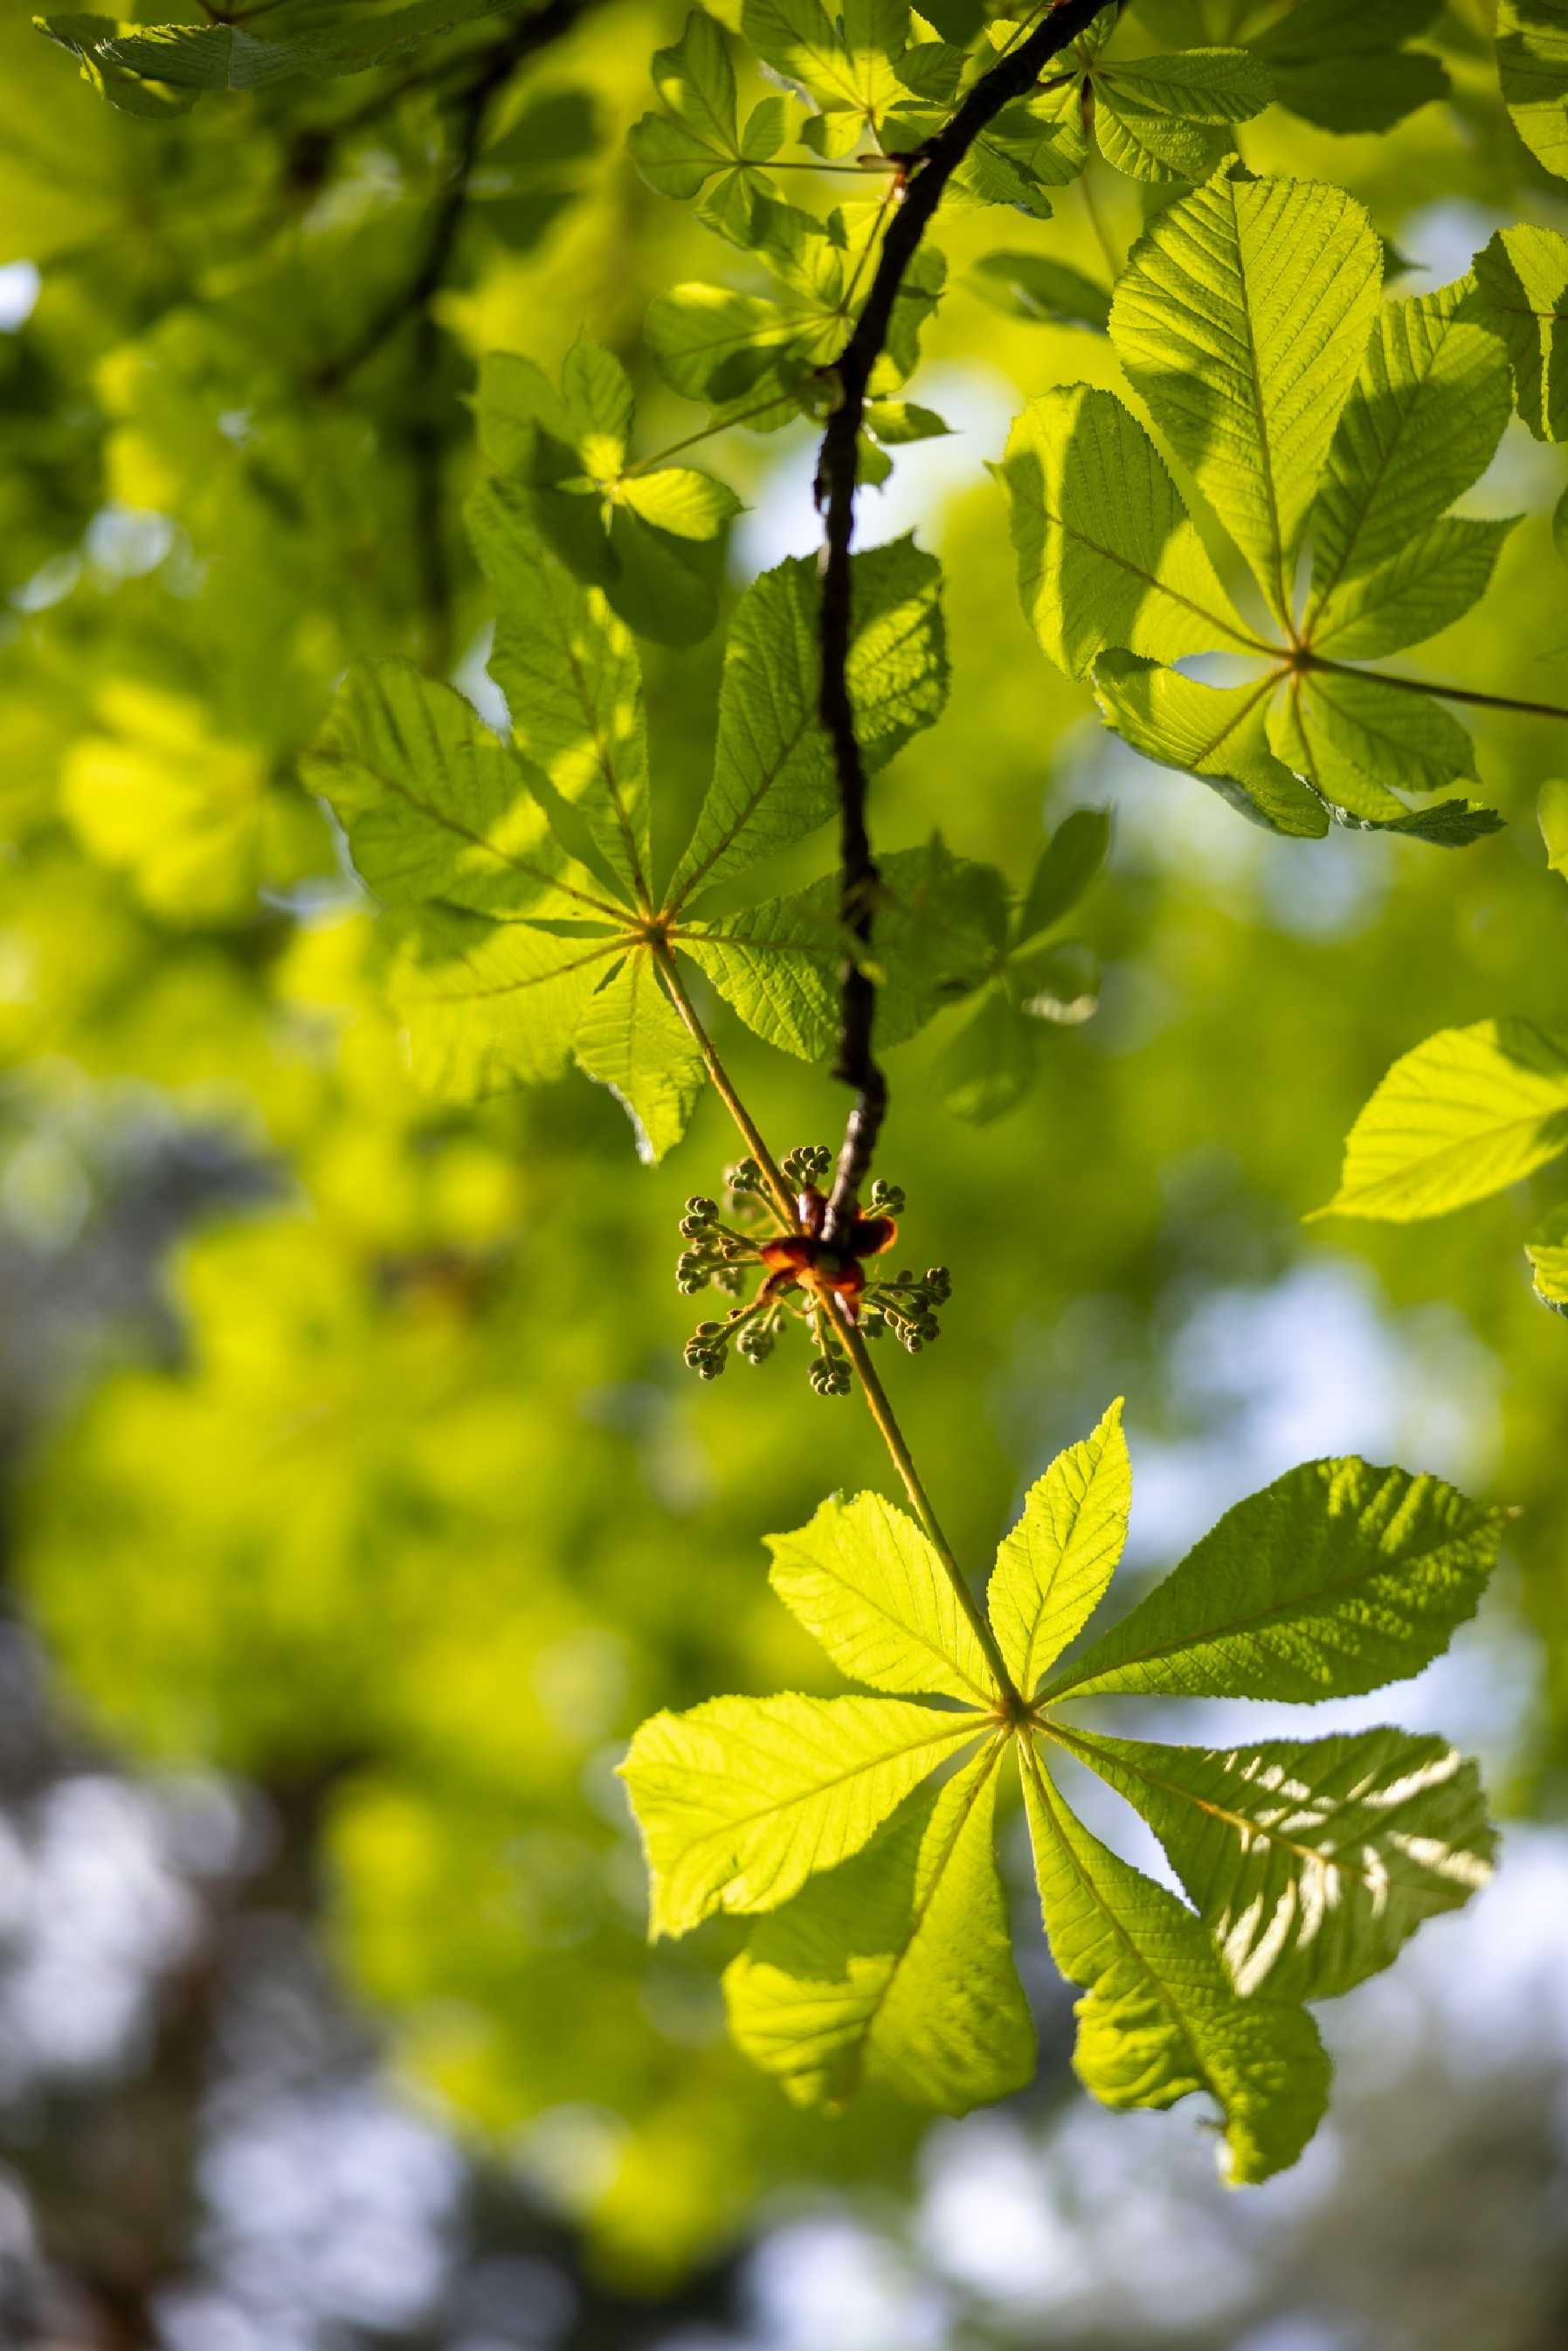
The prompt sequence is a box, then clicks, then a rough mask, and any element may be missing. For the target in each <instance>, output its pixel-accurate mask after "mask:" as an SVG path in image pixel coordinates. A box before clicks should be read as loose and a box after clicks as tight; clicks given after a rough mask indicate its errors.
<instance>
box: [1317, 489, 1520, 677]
mask: <svg viewBox="0 0 1568 2351" xmlns="http://www.w3.org/2000/svg"><path fill="white" fill-rule="evenodd" d="M1520 519H1521V517H1519V516H1518V515H1510V516H1507V517H1504V518H1503V519H1502V520H1501V521H1499V522H1471V521H1469V520H1465V519H1462V518H1460V517H1458V516H1454V515H1449V516H1448V517H1446V518H1445V519H1444V520H1443V521H1441V522H1435V523H1433V525H1432V526H1431V528H1430V529H1428V530H1424V531H1422V532H1420V533H1419V534H1418V535H1417V536H1416V537H1415V538H1412V539H1411V540H1410V541H1409V542H1408V543H1407V544H1406V546H1405V547H1404V548H1402V549H1401V550H1400V551H1399V553H1398V554H1397V555H1393V556H1390V558H1389V559H1388V561H1387V562H1386V563H1384V564H1380V565H1379V567H1378V569H1376V570H1375V571H1369V572H1364V573H1362V574H1361V575H1360V576H1359V577H1357V578H1355V579H1347V580H1342V581H1341V582H1340V584H1339V586H1338V587H1337V588H1335V589H1334V590H1333V594H1332V595H1330V596H1329V597H1328V599H1327V601H1325V602H1324V604H1323V605H1322V610H1321V613H1320V616H1319V619H1318V622H1317V624H1316V626H1315V627H1314V628H1313V630H1312V644H1313V645H1314V646H1315V647H1316V648H1318V649H1319V650H1322V651H1325V652H1326V651H1327V650H1328V649H1329V648H1331V647H1332V648H1333V656H1334V658H1335V660H1336V661H1344V660H1356V661H1371V660H1375V659H1376V658H1377V657H1378V656H1379V655H1381V654H1384V653H1402V652H1403V651H1404V649H1405V648H1406V646H1407V645H1418V644H1421V643H1425V641H1426V639H1427V638H1428V637H1435V636H1437V634H1438V633H1439V632H1441V631H1442V630H1444V629H1448V628H1452V626H1453V624H1454V622H1456V621H1462V620H1463V619H1464V616H1465V614H1466V613H1467V612H1468V611H1470V609H1471V607H1472V606H1473V605H1476V604H1479V601H1480V600H1481V598H1482V597H1483V596H1484V595H1485V594H1486V591H1487V590H1488V589H1489V588H1490V585H1491V579H1492V573H1493V572H1494V571H1495V570H1496V569H1497V559H1498V556H1499V555H1500V552H1501V549H1502V543H1503V541H1504V539H1505V538H1507V537H1508V535H1509V533H1510V531H1511V530H1512V529H1514V528H1515V527H1516V526H1517V524H1518V523H1519V521H1520Z"/></svg>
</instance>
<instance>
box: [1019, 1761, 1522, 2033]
mask: <svg viewBox="0 0 1568 2351" xmlns="http://www.w3.org/2000/svg"><path fill="white" fill-rule="evenodd" d="M1054 1735H1055V1736H1057V1737H1058V1738H1060V1740H1061V1743H1062V1745H1063V1746H1065V1747H1066V1748H1067V1750H1068V1751H1069V1752H1070V1753H1071V1754H1073V1755H1076V1756H1077V1757H1078V1758H1079V1759H1080V1761H1082V1762H1084V1763H1087V1764H1088V1765H1090V1767H1091V1768H1092V1770H1093V1771H1098V1772H1099V1774H1100V1776H1101V1778H1102V1779H1103V1780H1106V1781H1108V1782H1110V1784H1111V1786H1112V1787H1113V1788H1114V1789H1115V1790H1116V1791H1117V1792H1118V1793H1119V1794H1121V1795H1123V1796H1125V1798H1126V1799H1127V1802H1129V1803H1130V1804H1132V1805H1134V1807H1135V1809H1136V1810H1137V1811H1138V1812H1140V1813H1142V1814H1143V1816H1144V1818H1145V1820H1146V1821H1147V1823H1149V1826H1150V1827H1151V1828H1152V1829H1153V1830H1154V1832H1155V1835H1156V1836H1157V1837H1158V1838H1159V1840H1160V1843H1161V1844H1163V1845H1164V1847H1165V1849H1166V1854H1167V1855H1169V1857H1170V1860H1171V1864H1172V1865H1173V1867H1174V1868H1175V1870H1176V1875H1177V1876H1179V1878H1180V1879H1181V1882H1182V1884H1183V1885H1184V1886H1186V1890H1187V1893H1188V1894H1189V1895H1190V1896H1191V1897H1192V1900H1193V1902H1194V1903H1195V1904H1196V1905H1197V1910H1198V1913H1199V1916H1200V1917H1202V1918H1203V1919H1204V1920H1205V1922H1206V1923H1207V1926H1208V1928H1210V1930H1211V1931H1212V1933H1213V1934H1214V1936H1215V1938H1216V1940H1217V1941H1218V1946H1219V1954H1220V1958H1221V1959H1222V1961H1223V1963H1224V1966H1225V1969H1226V1972H1227V1973H1228V1976H1229V1978H1230V1980H1231V1982H1232V1983H1233V1984H1234V1985H1235V1987H1236V1990H1237V1991H1239V1992H1240V1993H1242V1994H1243V1995H1244V1996H1245V1997H1247V1998H1249V1999H1250V1998H1253V1997H1254V1996H1255V1995H1256V1994H1258V1993H1259V1992H1262V1991H1266V1992H1268V1993H1269V1994H1270V1995H1271V1996H1272V1997H1273V1998H1275V1999H1280V2000H1328V1999H1331V1998H1333V1997H1334V1996H1335V1995H1337V1994H1338V1993H1340V1992H1345V1991H1350V1990H1351V1988H1352V1986H1353V1985H1354V1984H1358V1983H1362V1982H1364V1980H1365V1979H1366V1978H1367V1977H1368V1976H1371V1975H1375V1974H1376V1973H1377V1971H1378V1970H1379V1969H1380V1968H1385V1967H1388V1966H1390V1965H1391V1964H1392V1962H1393V1961H1394V1960H1395V1959H1397V1957H1398V1956H1399V1951H1400V1949H1401V1947H1402V1946H1403V1945H1404V1944H1405V1943H1406V1942H1407V1941H1408V1940H1409V1938H1410V1937H1411V1936H1412V1935H1413V1934H1414V1933H1415V1932H1416V1928H1417V1927H1419V1926H1420V1925H1421V1924H1422V1923H1423V1921H1424V1920H1426V1919H1427V1918H1433V1917H1438V1916H1439V1915H1440V1914H1441V1913H1442V1912H1443V1911H1445V1910H1457V1909H1458V1908H1459V1907H1460V1906H1461V1905H1462V1904H1464V1903H1465V1902H1468V1901H1469V1897H1470V1896H1471V1895H1472V1894H1475V1893H1477V1892H1479V1889H1480V1888H1481V1887H1482V1886H1485V1885H1486V1883H1487V1881H1488V1879H1489V1878H1490V1876H1491V1864H1492V1856H1493V1854H1494V1852H1495V1850H1496V1845H1497V1837H1496V1834H1495V1832H1494V1831H1493V1828H1492V1825H1491V1823H1490V1821H1489V1820H1488V1818H1487V1809H1486V1799H1485V1797H1484V1795H1483V1793H1482V1792H1481V1783H1480V1777H1479V1773H1478V1771H1477V1770H1476V1767H1475V1765H1474V1764H1473V1763H1469V1762H1467V1761H1465V1760H1464V1758H1463V1757H1462V1756H1461V1755H1459V1754H1458V1752H1457V1751H1456V1750H1454V1749H1453V1748H1452V1747H1450V1746H1449V1745H1448V1742H1447V1740H1442V1739H1433V1738H1416V1737H1413V1736H1412V1735H1411V1734H1410V1733H1409V1732H1407V1731H1403V1730H1387V1729H1380V1730H1365V1731H1360V1732H1355V1733H1353V1734H1346V1735H1342V1736H1339V1737H1335V1738H1331V1739H1313V1740H1282V1739H1281V1740H1266V1741H1265V1742H1264V1743H1263V1744H1261V1745H1260V1746H1255V1747H1239V1748H1232V1749H1229V1750H1216V1749H1213V1748H1205V1747H1155V1746H1146V1745H1145V1744H1144V1743H1143V1742H1142V1741H1141V1740H1127V1739H1107V1738H1104V1737H1103V1736H1102V1735H1101V1734H1100V1733H1099V1732H1098V1731H1076V1730H1074V1731H1071V1732H1063V1731H1061V1730H1060V1729H1057V1730H1056V1732H1055V1734H1054Z"/></svg>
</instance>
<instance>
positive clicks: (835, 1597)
mask: <svg viewBox="0 0 1568 2351" xmlns="http://www.w3.org/2000/svg"><path fill="white" fill-rule="evenodd" d="M767 1541H768V1549H769V1550H770V1551H771V1552H772V1553H773V1565H772V1568H771V1570H770V1571H769V1575H768V1581H769V1582H770V1583H771V1584H772V1586H773V1589H774V1591H775V1592H776V1593H778V1594H779V1599H780V1600H781V1601H782V1602H783V1603H784V1605H785V1606H786V1608H788V1609H789V1611H790V1612H791V1614H794V1615H795V1616H798V1617H799V1618H800V1622H801V1624H802V1625H804V1626H805V1627H806V1630H807V1632H808V1633H810V1635H811V1636H812V1638H813V1639H814V1640H817V1641H820V1642H821V1646H822V1647H823V1648H824V1649H825V1650H826V1651H827V1653H828V1655H829V1656H830V1657H831V1659H832V1661H833V1663H834V1665H835V1666H837V1667H838V1668H839V1671H840V1672H841V1674H844V1675H846V1676H847V1677H848V1678H849V1679H850V1680H851V1681H856V1682H868V1683H869V1684H870V1685H871V1687H872V1688H873V1689H879V1690H891V1691H894V1693H896V1694H898V1695H901V1696H909V1695H911V1694H913V1693H915V1692H916V1691H921V1690H925V1691H941V1692H942V1694H943V1695H944V1696H945V1697H947V1698H963V1699H965V1700H967V1703H968V1704H969V1705H971V1706H980V1707H989V1706H990V1705H991V1704H992V1703H993V1702H994V1700H995V1698H996V1695H997V1692H996V1683H995V1680H994V1678H993V1676H992V1674H991V1669H990V1667H988V1665H987V1663H986V1655H985V1651H984V1650H983V1649H982V1648H981V1646H980V1644H979V1642H978V1640H977V1638H976V1635H975V1632H974V1629H973V1627H972V1625H970V1623H969V1620H968V1618H967V1616H966V1615H965V1614H964V1612H963V1610H962V1609H961V1608H960V1606H959V1605H958V1600H957V1595H956V1593H955V1592H954V1589H953V1586H952V1583H951V1582H950V1581H949V1579H948V1577H947V1574H946V1571H945V1570H944V1568H943V1565H942V1562H941V1560H940V1559H939V1558H938V1557H937V1554H936V1550H935V1548H934V1546H933V1544H932V1542H931V1540H930V1538H929V1536H927V1535H926V1534H925V1533H924V1532H923V1531H922V1530H921V1529H920V1528H919V1527H918V1526H916V1524H915V1520H913V1519H912V1518H910V1516H909V1515H908V1513H907V1512H906V1511H904V1510H895V1509H894V1506H893V1504H892V1503H891V1502H886V1501H884V1500H883V1498H882V1496H881V1495H880V1494H858V1495H857V1496H856V1497H855V1499H854V1500H853V1501H852V1502H842V1501H839V1500H838V1499H832V1500H830V1501H826V1502H824V1503H823V1504H822V1505H821V1509H820V1510H818V1512H817V1514H816V1516H815V1518H814V1519H812V1520H811V1522H810V1525H809V1526H805V1527H802V1528H800V1531H799V1532H798V1533H795V1534H789V1535H769V1536H768V1538H767Z"/></svg>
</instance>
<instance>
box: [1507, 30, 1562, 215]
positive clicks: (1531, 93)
mask: <svg viewBox="0 0 1568 2351" xmlns="http://www.w3.org/2000/svg"><path fill="white" fill-rule="evenodd" d="M1497 67H1498V78H1499V79H1500V82H1501V84H1502V98H1503V104H1504V105H1505V106H1506V107H1507V109H1508V110H1509V113H1510V114H1511V116H1512V118H1513V127H1514V129H1515V130H1516V131H1518V133H1519V135H1520V137H1521V139H1522V140H1523V141H1524V143H1525V145H1526V146H1527V147H1528V148H1529V150H1530V152H1531V154H1532V155H1533V156H1534V157H1535V160H1536V162H1538V163H1541V164H1543V165H1544V167H1545V168H1546V170H1547V171H1549V172H1555V173H1556V175H1557V177H1558V178H1559V179H1560V180H1568V0H1498V11H1497Z"/></svg>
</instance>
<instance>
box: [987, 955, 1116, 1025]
mask: <svg viewBox="0 0 1568 2351" xmlns="http://www.w3.org/2000/svg"><path fill="white" fill-rule="evenodd" d="M1002 979H1003V983H1004V985H1005V987H1006V988H1007V992H1008V998H1009V1002H1010V1003H1012V1004H1014V1005H1016V1007H1017V1008H1018V1009H1019V1011H1020V1012H1023V1013H1027V1014H1028V1016H1029V1018H1030V1019H1031V1020H1051V1021H1053V1022H1054V1023H1055V1024H1056V1026H1057V1027H1058V1028H1059V1029H1077V1028H1080V1027H1081V1026H1082V1023H1083V1022H1084V1021H1085V1020H1091V1019H1093V1017H1094V1014H1095V1013H1096V1012H1097V1011H1098V1010H1099V1008H1100V958H1099V956H1097V955H1096V954H1095V952H1094V950H1093V948H1092V947H1091V946H1085V944H1084V942H1083V941H1082V939H1061V940H1058V941H1055V942H1052V943H1051V944H1049V945H1047V946H1032V947H1024V948H1022V949H1020V950H1019V951H1018V952H1017V953H1015V954H1011V955H1009V957H1008V959H1007V962H1006V964H1005V966H1004V967H1003V971H1002Z"/></svg>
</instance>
